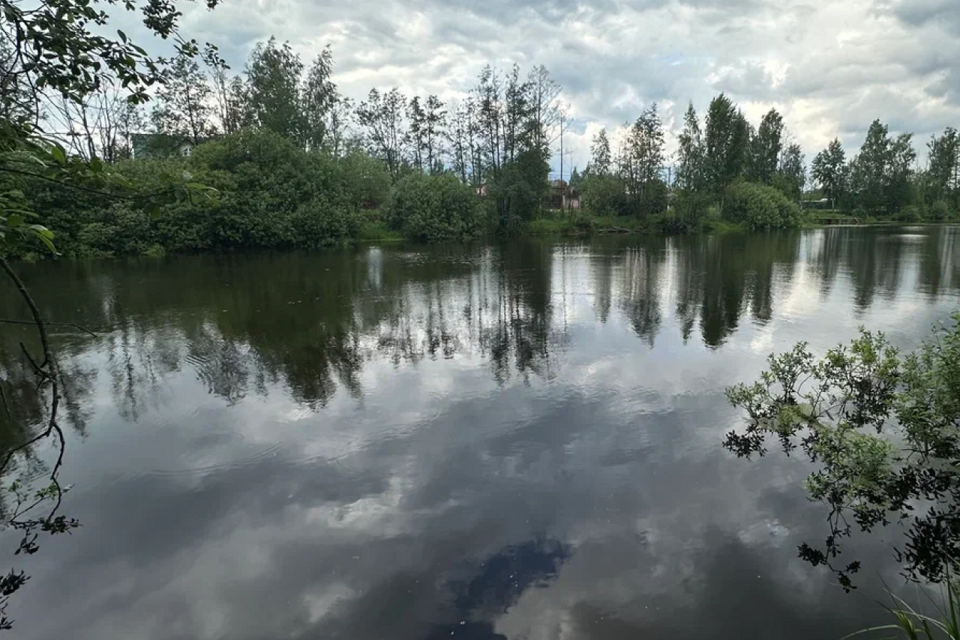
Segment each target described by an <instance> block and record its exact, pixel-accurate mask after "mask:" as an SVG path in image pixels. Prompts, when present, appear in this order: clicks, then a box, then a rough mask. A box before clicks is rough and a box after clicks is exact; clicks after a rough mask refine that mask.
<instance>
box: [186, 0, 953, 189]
mask: <svg viewBox="0 0 960 640" xmlns="http://www.w3.org/2000/svg"><path fill="white" fill-rule="evenodd" d="M184 14H185V15H184V21H183V25H182V32H183V34H184V35H185V36H188V37H193V38H196V39H197V40H199V41H209V42H212V43H214V44H216V45H218V46H219V47H220V49H221V52H222V54H223V55H224V57H225V58H226V60H227V61H228V63H230V64H231V66H233V68H234V69H237V70H239V69H242V67H243V64H244V61H245V60H246V56H247V54H248V53H249V51H250V50H251V49H252V48H253V46H254V45H255V44H256V43H257V42H258V41H261V40H265V39H267V38H269V37H270V36H271V35H274V36H276V37H277V38H278V39H279V40H281V41H283V40H285V41H289V43H290V45H291V46H292V47H293V48H294V50H295V51H297V52H298V53H299V54H300V55H301V57H302V58H304V60H305V61H308V60H310V59H312V58H313V57H314V56H316V54H317V53H319V52H320V51H321V50H322V49H323V47H324V46H325V45H326V44H328V43H329V44H330V45H331V46H332V48H333V53H334V56H335V59H336V75H335V80H336V82H337V83H338V85H339V86H340V89H341V91H342V92H343V93H344V94H345V95H347V96H349V97H351V98H354V99H362V98H363V97H364V96H365V95H366V94H367V92H368V91H369V90H370V89H371V88H372V87H377V88H379V89H388V88H390V87H394V86H398V87H400V88H401V90H402V91H404V92H405V93H406V94H408V95H412V94H420V95H427V94H431V93H435V94H437V95H439V96H441V97H442V98H445V99H447V100H456V99H457V98H460V97H462V96H464V95H465V93H466V92H467V91H469V90H470V88H471V87H472V86H474V83H475V81H476V76H477V73H478V71H479V70H480V68H481V67H482V66H483V65H485V64H487V63H490V64H493V65H496V66H499V67H500V68H503V69H508V68H509V67H510V66H512V65H513V64H514V63H517V64H519V65H520V66H521V68H522V69H523V70H527V69H529V68H530V67H532V66H534V65H537V64H544V65H546V66H547V68H548V69H549V70H550V71H551V73H552V75H553V76H554V78H555V79H556V80H557V81H558V82H559V83H560V84H561V85H562V86H563V94H562V98H563V100H564V101H565V102H566V103H568V105H569V110H570V113H571V115H572V117H573V122H572V125H571V129H570V132H569V134H568V135H567V138H566V140H565V143H564V146H565V148H566V149H570V152H569V153H568V154H567V153H565V159H564V164H565V171H569V168H570V166H572V165H578V166H580V167H581V168H582V167H583V166H584V165H585V164H586V163H587V161H588V160H589V157H590V152H589V147H590V140H591V138H592V137H593V135H594V134H595V133H596V132H597V131H598V130H599V129H600V128H602V127H606V128H608V130H612V129H614V128H615V127H617V126H618V125H620V124H622V123H624V122H626V121H633V120H634V119H636V117H637V116H638V115H639V113H640V111H641V110H642V109H644V108H645V107H647V106H649V105H650V104H652V103H654V102H656V103H657V104H658V106H659V107H660V110H661V114H662V117H663V119H664V123H665V126H666V128H667V130H668V135H667V151H668V152H671V153H672V152H673V151H674V150H675V149H676V134H677V133H678V132H679V130H680V128H681V126H682V118H683V113H684V111H685V110H686V107H687V104H688V102H689V101H692V102H693V104H694V106H695V107H696V109H697V110H698V112H700V113H701V114H702V113H703V112H704V110H705V109H706V106H707V104H708V103H709V101H710V99H711V98H712V97H713V96H715V95H716V94H718V93H720V92H725V93H727V94H728V95H729V96H731V97H732V98H733V99H734V100H735V101H736V102H737V103H738V104H739V105H740V107H741V108H742V109H743V111H744V113H745V114H746V115H747V117H748V118H749V119H750V120H751V121H752V122H753V123H754V124H755V125H756V124H757V123H759V120H760V118H761V116H762V115H763V114H764V113H765V112H766V111H768V110H769V109H770V108H771V107H776V108H777V109H778V110H779V111H780V112H781V113H782V114H783V115H784V119H785V121H786V125H787V127H788V129H789V131H790V134H791V136H792V139H793V140H795V141H797V142H799V143H800V144H801V145H802V146H803V148H804V151H805V152H806V157H807V161H808V162H809V161H810V160H811V159H812V157H813V155H815V154H816V152H817V151H819V150H820V149H822V148H823V147H825V146H826V145H827V143H828V142H829V141H830V140H831V139H833V138H834V137H839V138H840V139H841V141H842V142H843V143H844V145H845V147H846V148H847V150H848V153H850V152H853V151H855V150H856V149H857V148H858V147H859V146H860V144H861V142H862V140H863V136H864V134H865V132H866V129H867V127H868V126H869V124H870V123H871V122H872V121H873V120H874V119H875V118H880V119H881V120H882V121H884V122H885V123H888V124H889V126H890V129H891V131H892V132H902V131H910V132H913V133H914V134H915V144H914V146H915V147H916V148H917V150H918V152H920V158H921V162H923V161H924V160H925V157H926V154H925V147H926V142H927V141H928V140H929V138H930V135H931V134H932V133H938V132H940V131H942V130H943V128H944V127H946V126H951V125H952V126H957V125H960V63H958V62H957V61H958V60H960V0H842V1H830V2H828V1H825V0H668V1H664V0H594V1H591V2H578V1H577V0H525V1H521V0H487V1H486V2H476V1H471V0H396V1H392V2H388V1H384V0H350V1H349V2H342V1H341V2H331V1H330V0H225V1H224V2H223V4H222V5H221V6H220V7H218V8H217V9H216V10H214V11H212V12H211V11H208V10H207V9H206V8H205V7H204V6H203V4H202V3H198V4H197V5H186V8H185V9H184ZM553 164H554V171H556V170H557V168H558V164H559V158H558V157H557V154H556V153H555V157H554V162H553Z"/></svg>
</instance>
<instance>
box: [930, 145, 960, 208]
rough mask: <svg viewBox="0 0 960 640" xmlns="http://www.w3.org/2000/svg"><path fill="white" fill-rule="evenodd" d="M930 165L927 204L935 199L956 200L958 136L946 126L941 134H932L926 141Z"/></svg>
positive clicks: (959, 154) (959, 158) (959, 162)
mask: <svg viewBox="0 0 960 640" xmlns="http://www.w3.org/2000/svg"><path fill="white" fill-rule="evenodd" d="M927 149H928V158H929V162H930V165H929V167H928V169H927V173H926V185H925V187H926V190H927V200H928V204H930V203H933V202H936V201H937V200H953V202H954V204H956V202H957V195H958V193H957V187H958V184H957V181H958V174H960V136H958V135H957V130H956V129H954V128H953V127H947V128H946V130H945V131H944V132H943V134H942V135H941V136H939V137H938V136H935V135H934V136H932V137H931V138H930V142H928V143H927Z"/></svg>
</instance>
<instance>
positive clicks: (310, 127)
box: [303, 45, 340, 149]
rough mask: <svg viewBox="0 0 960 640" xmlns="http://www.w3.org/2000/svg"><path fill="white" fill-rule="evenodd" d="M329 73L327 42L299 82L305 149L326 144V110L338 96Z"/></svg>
mask: <svg viewBox="0 0 960 640" xmlns="http://www.w3.org/2000/svg"><path fill="white" fill-rule="evenodd" d="M332 76H333V52H332V51H331V50H330V45H327V46H326V47H324V49H323V51H321V52H320V54H319V55H318V56H317V57H316V59H315V60H314V61H313V64H312V65H311V66H310V70H309V71H307V79H306V82H305V83H304V85H303V110H304V112H303V127H304V131H303V133H304V142H305V143H306V146H307V148H309V149H322V148H324V147H325V146H326V144H327V133H328V129H329V127H330V122H329V119H330V114H331V112H332V111H333V110H334V108H335V107H336V105H337V102H338V100H339V99H340V94H339V93H338V91H337V85H336V84H335V83H334V82H333V79H332Z"/></svg>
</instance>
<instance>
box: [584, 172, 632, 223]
mask: <svg viewBox="0 0 960 640" xmlns="http://www.w3.org/2000/svg"><path fill="white" fill-rule="evenodd" d="M581 198H582V200H583V208H584V209H586V210H587V211H588V212H589V213H590V214H592V215H594V216H628V215H632V214H633V213H634V212H633V210H632V205H631V202H630V197H629V196H628V195H627V190H626V188H625V187H624V184H623V181H622V180H620V178H617V177H615V176H600V175H592V174H591V175H588V176H587V177H586V178H584V180H583V188H582V191H581Z"/></svg>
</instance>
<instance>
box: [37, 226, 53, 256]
mask: <svg viewBox="0 0 960 640" xmlns="http://www.w3.org/2000/svg"><path fill="white" fill-rule="evenodd" d="M48 233H49V232H48ZM34 235H35V236H37V237H38V238H39V239H40V242H42V243H43V244H45V245H46V246H47V248H48V249H50V251H51V252H52V253H54V254H56V253H57V248H56V247H55V246H54V245H53V241H52V240H51V239H50V238H51V237H52V235H53V234H50V236H47V235H46V234H43V233H40V232H38V231H34Z"/></svg>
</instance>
